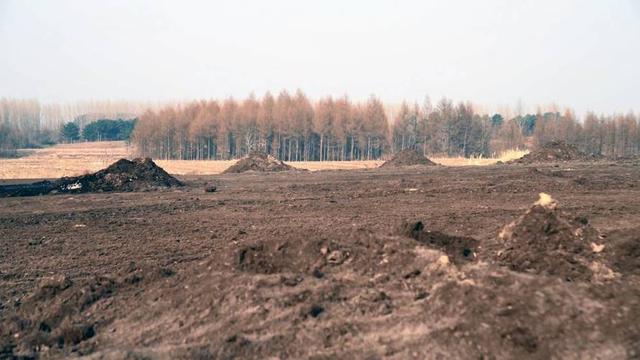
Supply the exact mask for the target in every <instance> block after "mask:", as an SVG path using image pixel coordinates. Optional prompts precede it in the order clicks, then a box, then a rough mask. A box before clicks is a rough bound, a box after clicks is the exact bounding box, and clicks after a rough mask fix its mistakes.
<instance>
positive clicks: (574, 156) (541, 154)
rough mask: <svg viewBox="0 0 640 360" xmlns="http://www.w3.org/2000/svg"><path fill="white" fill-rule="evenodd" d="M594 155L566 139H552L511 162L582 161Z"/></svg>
mask: <svg viewBox="0 0 640 360" xmlns="http://www.w3.org/2000/svg"><path fill="white" fill-rule="evenodd" d="M593 158H594V157H593V156H589V155H587V154H585V153H583V152H581V151H580V150H578V148H577V147H575V146H574V145H571V144H567V143H566V142H564V141H551V142H548V143H546V144H544V146H542V147H541V148H540V149H537V150H535V151H533V152H530V153H528V154H527V155H525V156H523V157H521V158H519V159H515V160H511V161H509V162H508V163H509V164H535V163H545V162H563V161H580V160H593Z"/></svg>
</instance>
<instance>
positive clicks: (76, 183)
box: [0, 158, 183, 197]
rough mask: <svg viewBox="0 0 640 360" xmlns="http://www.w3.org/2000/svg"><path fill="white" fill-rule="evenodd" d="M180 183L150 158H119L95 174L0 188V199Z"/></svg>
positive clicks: (170, 185)
mask: <svg viewBox="0 0 640 360" xmlns="http://www.w3.org/2000/svg"><path fill="white" fill-rule="evenodd" d="M182 185H183V184H182V183H181V182H180V181H179V180H178V179H176V178H174V177H173V176H171V175H169V174H168V173H167V172H166V171H164V169H162V168H161V167H159V166H158V165H156V164H155V163H154V162H153V160H151V159H150V158H138V159H134V160H127V159H120V160H118V161H116V162H115V163H113V164H111V165H110V166H109V167H107V168H106V169H102V170H100V171H98V172H96V173H93V174H88V175H83V176H76V177H64V178H61V179H59V180H56V181H42V182H37V183H33V184H23V185H7V186H0V197H1V196H33V195H44V194H49V193H85V192H109V191H146V190H153V189H159V188H169V187H176V186H182Z"/></svg>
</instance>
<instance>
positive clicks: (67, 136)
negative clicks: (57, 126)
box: [60, 122, 80, 142]
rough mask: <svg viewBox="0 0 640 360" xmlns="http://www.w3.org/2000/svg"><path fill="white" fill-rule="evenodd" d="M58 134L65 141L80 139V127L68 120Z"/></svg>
mask: <svg viewBox="0 0 640 360" xmlns="http://www.w3.org/2000/svg"><path fill="white" fill-rule="evenodd" d="M60 135H61V137H62V139H63V140H64V141H66V142H74V141H78V140H80V127H79V126H78V124H76V123H73V122H68V123H66V124H64V125H63V126H62V130H61V131H60Z"/></svg>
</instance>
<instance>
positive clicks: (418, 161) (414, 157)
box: [380, 149, 436, 167]
mask: <svg viewBox="0 0 640 360" xmlns="http://www.w3.org/2000/svg"><path fill="white" fill-rule="evenodd" d="M413 165H430V166H431V165H436V163H434V162H433V161H431V160H429V159H427V158H426V157H425V156H424V155H422V154H420V153H418V152H417V151H415V150H413V149H406V150H402V151H400V152H399V153H397V154H395V155H394V156H393V158H391V160H388V161H385V162H384V163H383V164H382V165H380V167H400V166H413Z"/></svg>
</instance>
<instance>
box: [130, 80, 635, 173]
mask: <svg viewBox="0 0 640 360" xmlns="http://www.w3.org/2000/svg"><path fill="white" fill-rule="evenodd" d="M388 110H389V109H385V106H383V104H382V102H381V101H380V100H379V99H377V98H376V97H371V98H370V99H369V100H368V101H365V102H355V103H354V102H352V101H350V100H349V98H347V97H346V96H345V97H341V98H337V99H334V98H332V97H325V98H322V99H320V100H318V101H316V102H312V101H310V100H309V99H308V98H307V97H306V96H305V94H304V93H302V92H301V91H297V92H296V93H295V94H293V95H290V94H289V93H288V92H286V91H283V92H281V93H280V94H278V96H276V97H274V96H273V95H271V94H270V93H267V94H266V95H264V96H263V97H262V98H260V99H258V98H256V97H255V96H249V97H248V98H247V99H244V100H240V101H238V100H235V99H233V98H229V99H226V100H222V101H219V100H209V101H194V102H191V103H187V104H182V105H177V106H167V107H164V108H161V109H159V110H149V111H146V112H145V113H143V114H142V115H141V116H140V118H139V122H138V124H137V126H136V128H135V130H134V133H133V136H132V141H133V142H134V144H136V145H137V148H138V150H139V151H140V152H141V153H142V154H143V155H146V156H152V157H156V158H161V159H182V160H203V159H233V158H238V157H241V156H244V155H246V154H247V153H249V152H251V151H253V150H260V151H264V152H266V153H269V154H272V155H274V156H276V157H278V158H279V159H282V160H285V161H298V160H305V161H313V160H320V161H325V160H369V159H380V158H381V157H383V156H385V155H388V154H391V153H395V152H397V151H401V150H404V149H415V150H417V151H420V152H422V153H423V154H424V155H426V156H432V155H439V156H465V157H470V156H491V155H495V154H499V153H501V152H502V151H505V150H511V149H524V148H534V147H537V146H541V145H543V144H545V143H546V142H548V141H552V140H562V141H566V142H568V143H571V144H575V145H576V146H578V147H579V148H580V149H581V150H582V151H584V152H587V153H592V154H601V155H608V156H631V155H637V154H640V131H639V128H640V127H639V125H638V122H639V119H638V117H637V116H635V115H634V114H632V113H630V114H627V115H610V116H605V115H600V116H598V115H595V114H593V113H589V114H587V115H586V117H585V119H584V121H581V120H580V119H578V118H577V117H576V116H575V115H574V114H573V113H572V112H571V111H565V112H564V113H560V112H558V111H545V112H543V111H538V112H537V113H536V114H523V115H517V116H513V117H511V118H509V119H505V118H504V117H503V115H501V114H494V115H492V116H489V115H487V114H480V113H478V112H477V111H476V110H475V109H474V106H473V105H472V104H470V103H465V102H460V103H457V104H454V103H453V102H452V101H451V100H449V99H446V98H444V99H441V100H440V101H439V102H437V104H436V105H435V106H433V105H431V103H430V101H428V100H427V101H425V102H424V103H423V104H409V103H403V104H402V105H401V106H400V107H399V108H397V109H395V110H396V111H394V112H393V114H391V115H390V114H389V113H390V111H388Z"/></svg>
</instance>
